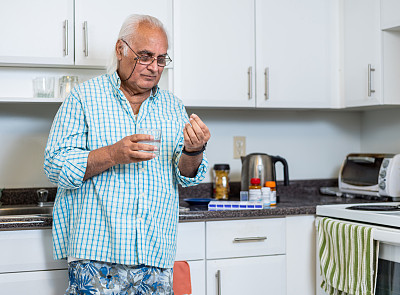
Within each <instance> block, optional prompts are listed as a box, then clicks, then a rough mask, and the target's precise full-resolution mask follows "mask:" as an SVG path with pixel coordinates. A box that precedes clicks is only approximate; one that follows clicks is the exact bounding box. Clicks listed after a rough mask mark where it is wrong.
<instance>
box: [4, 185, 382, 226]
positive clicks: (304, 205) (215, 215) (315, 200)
mask: <svg viewBox="0 0 400 295" xmlns="http://www.w3.org/2000/svg"><path fill="white" fill-rule="evenodd" d="M336 183H337V182H335V180H312V181H311V180H307V181H292V183H291V185H290V186H288V187H284V186H282V185H279V183H278V196H279V202H278V204H277V206H276V207H275V208H269V209H258V210H230V211H207V207H203V208H201V207H190V206H188V204H187V203H186V202H185V201H184V199H185V198H188V197H191V198H199V197H210V192H211V193H212V185H211V186H210V184H201V185H199V186H198V187H197V188H191V189H190V188H185V189H181V190H180V206H181V207H186V208H188V209H186V210H189V211H183V212H180V216H179V221H180V222H190V221H208V220H232V219H249V218H272V217H284V216H290V215H310V214H311V215H312V214H315V212H316V206H317V205H327V204H346V203H348V204H354V203H365V202H377V201H387V200H386V199H381V200H377V199H376V198H370V199H361V198H342V197H336V196H326V195H321V194H320V193H319V188H320V187H321V186H335V185H336ZM27 190H28V189H24V190H22V191H21V192H20V194H21V195H22V194H23V195H25V196H26V195H30V194H29V193H27V192H28V191H27ZM238 191H240V184H239V188H238V184H237V183H233V184H232V185H231V193H232V196H231V197H230V200H238V199H237V197H235V196H237V195H238ZM52 193H53V194H54V195H55V191H54V192H52ZM4 195H5V196H6V198H3V202H4V201H6V204H5V205H16V204H21V202H22V201H17V196H18V193H17V192H15V191H13V192H7V191H6V193H5V194H4V192H3V197H4ZM11 195H12V196H13V197H14V198H13V201H12V202H10V201H9V199H8V198H10V196H11ZM33 195H34V193H33ZM29 198H31V197H29ZM32 198H33V199H34V197H32ZM28 203H29V202H28ZM33 205H34V204H33ZM51 224H52V218H51V217H50V216H47V217H46V216H18V217H17V216H1V217H0V230H20V229H38V228H51Z"/></svg>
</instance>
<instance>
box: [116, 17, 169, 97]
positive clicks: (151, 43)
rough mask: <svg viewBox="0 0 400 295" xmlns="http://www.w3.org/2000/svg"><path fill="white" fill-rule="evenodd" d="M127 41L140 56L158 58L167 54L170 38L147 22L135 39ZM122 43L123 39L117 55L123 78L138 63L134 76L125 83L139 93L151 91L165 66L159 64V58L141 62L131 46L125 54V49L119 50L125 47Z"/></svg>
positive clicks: (140, 28)
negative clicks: (145, 63)
mask: <svg viewBox="0 0 400 295" xmlns="http://www.w3.org/2000/svg"><path fill="white" fill-rule="evenodd" d="M125 41H126V42H127V43H128V44H129V46H130V47H131V48H132V50H133V51H135V53H136V54H137V55H138V56H143V55H147V56H151V57H155V58H157V57H158V56H163V55H166V54H167V49H168V40H167V37H166V35H165V33H164V32H163V31H162V30H161V29H158V28H152V27H150V26H149V25H146V24H141V25H140V26H139V28H138V29H137V35H136V37H135V39H133V38H132V39H130V40H125ZM122 44H123V42H122V41H121V40H120V41H119V43H118V44H117V57H118V59H119V61H120V62H119V68H118V73H119V75H120V77H121V80H124V79H127V78H128V77H129V75H130V74H131V72H132V70H133V68H134V67H135V64H136V68H135V70H134V71H133V73H132V76H131V77H130V78H129V80H128V81H126V82H125V83H128V84H129V86H130V87H131V88H132V89H134V90H135V91H137V92H138V93H143V92H146V91H149V90H150V89H152V88H153V87H154V86H155V85H157V84H158V81H159V80H160V78H161V74H162V72H163V70H164V67H160V66H158V65H157V60H154V61H153V62H152V63H151V64H150V65H142V64H140V63H139V62H138V61H136V60H135V58H136V57H138V56H137V55H135V53H134V52H132V50H130V49H129V48H128V51H127V53H128V54H127V55H126V56H124V55H123V54H121V53H122V52H123V50H119V49H122V48H123V47H121V45H122ZM123 45H125V44H123ZM125 46H126V45H125Z"/></svg>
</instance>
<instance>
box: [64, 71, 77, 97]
mask: <svg viewBox="0 0 400 295" xmlns="http://www.w3.org/2000/svg"><path fill="white" fill-rule="evenodd" d="M59 83H60V97H61V98H66V97H67V96H68V94H69V93H70V92H71V90H72V89H74V87H75V86H76V85H78V84H79V81H78V77H77V76H62V77H61V78H60V80H59Z"/></svg>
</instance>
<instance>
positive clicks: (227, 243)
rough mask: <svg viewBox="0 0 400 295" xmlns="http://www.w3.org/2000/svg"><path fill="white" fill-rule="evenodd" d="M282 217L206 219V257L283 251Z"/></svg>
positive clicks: (258, 254)
mask: <svg viewBox="0 0 400 295" xmlns="http://www.w3.org/2000/svg"><path fill="white" fill-rule="evenodd" d="M285 248H286V223H285V218H269V219H249V220H233V221H209V222H206V257H207V259H218V258H230V257H233V258H234V257H248V256H260V255H274V254H285Z"/></svg>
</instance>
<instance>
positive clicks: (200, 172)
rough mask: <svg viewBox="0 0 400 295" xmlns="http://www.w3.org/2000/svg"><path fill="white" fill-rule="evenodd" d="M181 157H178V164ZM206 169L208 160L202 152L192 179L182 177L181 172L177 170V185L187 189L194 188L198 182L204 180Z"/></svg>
mask: <svg viewBox="0 0 400 295" xmlns="http://www.w3.org/2000/svg"><path fill="white" fill-rule="evenodd" d="M181 156H182V153H181V154H180V155H179V158H178V163H179V160H180V157H181ZM207 169H208V160H207V157H206V153H205V152H203V159H202V161H201V163H200V166H199V168H198V169H197V173H196V175H195V176H194V177H186V176H183V175H182V174H181V172H180V171H179V168H178V172H177V173H178V179H179V183H180V184H181V185H182V187H188V186H194V185H197V184H199V183H200V182H202V181H203V180H204V178H205V177H206V173H207Z"/></svg>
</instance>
